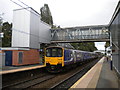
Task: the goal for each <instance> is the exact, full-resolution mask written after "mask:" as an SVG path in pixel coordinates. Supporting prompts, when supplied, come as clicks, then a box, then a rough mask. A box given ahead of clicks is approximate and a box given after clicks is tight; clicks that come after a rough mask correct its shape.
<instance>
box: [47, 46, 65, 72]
mask: <svg viewBox="0 0 120 90" xmlns="http://www.w3.org/2000/svg"><path fill="white" fill-rule="evenodd" d="M45 65H46V69H47V70H48V71H49V72H59V71H61V69H62V67H63V66H64V48H62V47H48V48H46V53H45Z"/></svg>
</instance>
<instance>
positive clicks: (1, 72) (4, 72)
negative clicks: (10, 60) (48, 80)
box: [0, 65, 45, 74]
mask: <svg viewBox="0 0 120 90" xmlns="http://www.w3.org/2000/svg"><path fill="white" fill-rule="evenodd" d="M42 67H45V66H44V65H40V66H32V67H26V68H19V69H12V70H5V71H0V74H8V73H14V72H20V71H25V70H31V69H37V68H42Z"/></svg>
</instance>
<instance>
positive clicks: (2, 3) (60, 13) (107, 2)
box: [0, 0, 119, 50]
mask: <svg viewBox="0 0 120 90" xmlns="http://www.w3.org/2000/svg"><path fill="white" fill-rule="evenodd" d="M12 1H14V2H16V3H18V4H20V5H22V6H23V7H26V6H25V5H23V4H22V3H20V2H19V1H22V2H24V3H25V4H27V5H28V6H30V7H32V8H33V9H35V10H36V11H37V12H38V13H40V8H41V7H42V6H44V4H48V6H49V8H50V11H51V14H52V17H53V22H54V24H55V25H58V26H59V25H60V26H61V27H75V26H89V25H106V24H109V22H110V20H111V17H112V15H113V13H114V10H115V7H116V5H117V3H118V1H119V0H0V14H2V13H4V14H3V16H2V17H3V19H4V21H9V22H12V18H13V9H18V8H21V7H20V6H18V5H16V4H14V3H13V2H12ZM104 43H105V42H100V43H95V45H96V46H97V48H98V49H99V50H101V49H102V50H103V49H104Z"/></svg>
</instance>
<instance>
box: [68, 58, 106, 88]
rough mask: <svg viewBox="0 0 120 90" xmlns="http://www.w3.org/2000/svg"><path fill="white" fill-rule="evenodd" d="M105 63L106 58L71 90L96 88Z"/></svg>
mask: <svg viewBox="0 0 120 90" xmlns="http://www.w3.org/2000/svg"><path fill="white" fill-rule="evenodd" d="M103 61H104V57H103V58H102V59H101V60H100V61H99V62H98V63H97V64H96V65H94V66H93V67H92V68H91V69H90V70H89V71H88V72H87V73H86V74H85V75H84V76H83V77H81V78H80V79H79V80H78V81H77V82H76V83H75V84H74V85H73V86H72V87H70V89H73V88H95V87H96V85H97V81H98V78H99V75H100V72H101V68H102V65H103ZM96 74H97V75H96Z"/></svg>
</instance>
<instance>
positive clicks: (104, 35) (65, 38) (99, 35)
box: [51, 25, 110, 43]
mask: <svg viewBox="0 0 120 90" xmlns="http://www.w3.org/2000/svg"><path fill="white" fill-rule="evenodd" d="M51 37H52V40H51V42H52V43H71V42H101V41H102V42H103V41H109V38H110V35H109V29H108V26H107V25H96V26H81V27H71V28H59V29H51Z"/></svg>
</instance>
